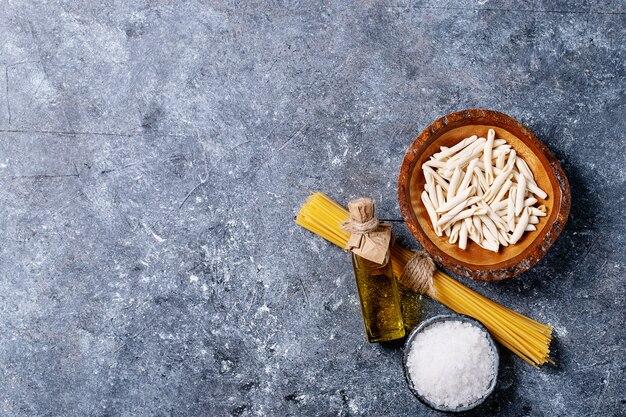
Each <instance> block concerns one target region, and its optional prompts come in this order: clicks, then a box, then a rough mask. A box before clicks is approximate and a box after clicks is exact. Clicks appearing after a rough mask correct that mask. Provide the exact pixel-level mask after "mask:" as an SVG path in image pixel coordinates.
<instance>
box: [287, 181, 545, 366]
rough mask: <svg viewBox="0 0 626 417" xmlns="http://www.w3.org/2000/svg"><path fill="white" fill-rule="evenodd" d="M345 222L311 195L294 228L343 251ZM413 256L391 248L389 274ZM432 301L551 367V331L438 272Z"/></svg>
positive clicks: (340, 211) (328, 203) (337, 210)
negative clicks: (315, 236)
mask: <svg viewBox="0 0 626 417" xmlns="http://www.w3.org/2000/svg"><path fill="white" fill-rule="evenodd" d="M347 219H348V212H347V210H346V209H344V208H343V207H341V206H340V205H339V204H337V203H336V202H334V201H333V200H332V199H330V198H329V197H328V196H326V195H325V194H323V193H313V194H311V195H310V196H309V197H308V198H307V201H306V203H304V204H303V205H302V207H301V208H300V211H299V213H298V216H297V217H296V224H298V225H300V226H302V227H304V228H305V229H307V230H309V231H311V232H313V233H315V234H316V235H319V236H321V237H323V238H324V239H326V240H328V241H329V242H331V243H333V244H335V245H337V246H339V247H344V246H345V244H346V242H347V240H348V238H349V237H350V233H348V232H346V231H345V230H342V229H341V228H340V227H339V224H340V223H341V222H342V221H344V220H347ZM412 255H413V252H411V251H410V250H409V249H407V248H405V247H402V246H401V245H399V244H393V246H392V247H391V258H392V266H393V273H394V274H395V275H396V276H397V277H399V276H400V275H401V274H402V271H403V270H404V266H405V265H406V263H407V262H408V261H409V259H411V256H412ZM433 285H434V286H435V290H436V291H435V295H434V298H435V299H436V300H437V301H438V302H440V303H441V304H443V305H445V306H446V307H448V308H450V309H452V310H454V311H456V312H457V313H460V314H465V315H468V316H470V317H473V318H475V319H476V320H478V321H480V322H481V323H482V324H484V325H485V327H486V328H487V329H489V331H490V332H491V334H492V335H493V336H494V338H495V339H496V340H498V341H499V342H500V343H501V344H502V345H504V346H506V347H507V348H508V349H510V350H511V351H512V352H513V353H515V354H516V355H518V356H519V357H520V358H522V359H523V360H525V361H526V362H528V363H529V364H531V365H532V366H534V367H537V366H538V365H543V364H545V363H546V362H550V363H554V362H553V361H552V360H551V359H550V357H549V355H550V342H551V340H552V328H551V327H550V326H546V325H545V324H542V323H539V322H537V321H535V320H532V319H530V318H528V317H526V316H524V315H522V314H520V313H517V312H515V311H513V310H510V309H508V308H506V307H503V306H501V305H500V304H498V303H496V302H494V301H492V300H490V299H488V298H486V297H484V296H482V295H480V294H478V293H477V292H475V291H473V290H471V289H469V288H467V287H466V286H464V285H463V284H461V283H460V282H458V281H456V280H455V279H453V278H452V277H450V276H449V275H446V274H445V273H443V272H442V271H436V272H435V274H434V276H433Z"/></svg>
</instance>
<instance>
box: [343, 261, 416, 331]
mask: <svg viewBox="0 0 626 417" xmlns="http://www.w3.org/2000/svg"><path fill="white" fill-rule="evenodd" d="M352 266H353V268H354V276H355V278H356V286H357V289H358V291H359V300H360V301H361V312H362V314H363V323H364V325H365V333H366V335H367V340H368V341H369V342H370V343H374V342H386V341H390V340H396V339H401V338H403V337H404V335H405V326H404V322H403V320H402V306H401V302H400V293H399V291H398V284H397V283H396V280H395V278H394V277H393V271H392V269H391V256H390V253H389V249H387V256H386V257H385V260H384V262H383V264H382V265H379V264H377V263H374V262H372V261H369V260H367V259H364V258H362V257H360V256H358V255H355V254H354V253H352Z"/></svg>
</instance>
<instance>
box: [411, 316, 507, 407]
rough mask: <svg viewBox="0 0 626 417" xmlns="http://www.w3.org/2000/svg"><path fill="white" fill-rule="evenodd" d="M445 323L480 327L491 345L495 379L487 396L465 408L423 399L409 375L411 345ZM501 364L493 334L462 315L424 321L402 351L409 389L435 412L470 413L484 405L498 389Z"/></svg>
mask: <svg viewBox="0 0 626 417" xmlns="http://www.w3.org/2000/svg"><path fill="white" fill-rule="evenodd" d="M443 321H462V322H465V323H470V324H471V325H472V326H475V327H478V328H479V329H481V330H483V331H484V332H485V334H486V336H487V340H488V341H489V345H490V346H491V351H492V352H493V369H494V374H493V379H492V380H491V383H490V384H489V387H488V388H487V390H486V391H485V394H484V395H483V396H482V397H481V398H479V399H478V400H476V401H474V402H473V403H471V404H468V405H465V406H463V407H457V408H450V407H445V406H440V405H437V404H433V403H432V402H430V401H428V399H426V398H425V397H423V396H422V395H421V394H420V393H419V392H418V391H417V389H416V388H415V385H414V384H413V380H412V379H411V375H410V373H409V367H408V366H407V360H408V357H409V351H410V349H411V344H412V343H413V340H414V339H415V337H416V336H417V334H418V333H420V332H423V331H424V330H425V329H426V328H428V327H429V326H431V325H432V324H435V323H439V322H443ZM499 362H500V355H499V354H498V348H497V347H496V344H495V342H494V341H493V338H492V337H491V334H489V331H488V330H487V329H486V328H485V326H483V325H482V324H481V323H480V322H479V321H477V320H474V319H473V318H471V317H467V316H463V315H460V314H442V315H439V316H435V317H432V318H430V319H428V320H425V321H423V322H422V323H421V324H420V325H419V326H417V327H416V328H415V329H413V331H412V332H411V334H410V335H409V337H408V338H407V339H406V342H405V344H404V348H403V350H402V367H403V369H404V378H405V379H406V382H407V383H408V384H409V389H410V390H411V392H412V393H413V395H415V397H417V399H418V400H420V401H421V402H422V403H423V404H425V405H427V406H428V407H430V408H432V409H433V410H437V411H444V412H462V411H468V410H471V409H473V408H475V407H478V406H479V405H480V404H482V403H483V401H485V400H486V399H487V397H489V395H491V393H492V392H493V390H494V388H495V387H496V383H497V380H498V364H499Z"/></svg>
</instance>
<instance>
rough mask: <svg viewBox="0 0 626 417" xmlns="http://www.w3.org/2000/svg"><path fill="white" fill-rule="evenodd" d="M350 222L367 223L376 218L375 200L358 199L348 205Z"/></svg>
mask: <svg viewBox="0 0 626 417" xmlns="http://www.w3.org/2000/svg"><path fill="white" fill-rule="evenodd" d="M348 211H349V212H350V220H351V221H352V222H354V223H367V222H368V221H370V220H372V219H373V218H374V200H372V199H371V198H366V197H364V198H357V199H354V200H351V201H350V202H349V203H348Z"/></svg>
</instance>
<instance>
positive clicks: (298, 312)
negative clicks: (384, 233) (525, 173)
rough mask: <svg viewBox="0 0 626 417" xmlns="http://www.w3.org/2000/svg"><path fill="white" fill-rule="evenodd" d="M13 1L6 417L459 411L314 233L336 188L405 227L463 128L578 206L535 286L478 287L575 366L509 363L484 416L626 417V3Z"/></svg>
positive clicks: (5, 77)
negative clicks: (541, 330)
mask: <svg viewBox="0 0 626 417" xmlns="http://www.w3.org/2000/svg"><path fill="white" fill-rule="evenodd" d="M0 6H1V7H0V40H1V42H0V231H1V232H2V236H3V239H2V243H1V244H0V414H1V415H2V416H228V415H233V416H304V415H322V416H325V415H329V416H330V415H340V416H348V415H350V416H360V415H362V416H385V415H386V416H416V415H419V416H436V415H438V414H437V413H435V412H433V411H429V410H427V409H425V408H424V407H423V406H422V405H421V404H420V403H418V402H417V401H416V400H415V399H414V398H413V397H412V396H411V394H410V392H409V390H408V389H407V387H406V385H405V382H404V380H403V377H402V370H401V352H400V350H399V349H398V348H394V347H383V346H379V345H369V344H367V343H365V341H364V336H363V329H362V324H361V318H360V312H359V307H358V299H357V297H356V292H355V291H356V289H355V284H354V279H353V277H352V272H351V267H350V263H349V259H348V257H347V256H346V255H345V254H343V253H342V252H341V251H339V250H337V249H336V248H334V247H331V246H330V245H329V244H326V243H325V242H323V241H322V240H320V239H318V238H316V237H314V236H312V235H311V234H310V233H307V232H306V231H304V230H301V229H299V228H298V227H296V226H295V225H294V224H293V216H294V214H295V212H296V210H297V208H298V206H299V204H300V203H301V202H302V201H303V199H304V198H305V197H306V195H307V193H308V192H309V190H321V191H324V192H326V193H328V194H329V195H330V196H332V197H333V198H335V199H337V200H339V201H342V202H345V201H346V200H347V199H349V198H351V197H354V196H358V195H369V196H372V197H374V198H375V199H377V200H378V202H379V212H380V213H381V215H382V216H384V217H388V218H400V214H399V211H398V206H397V200H396V178H397V172H398V169H399V165H400V162H401V160H402V157H403V154H404V151H405V149H406V148H407V147H408V145H409V143H410V142H411V141H412V139H413V138H414V137H415V136H416V135H417V134H418V133H419V132H420V131H421V130H422V129H423V128H424V127H425V126H426V125H428V124H429V123H430V122H431V121H433V120H434V119H436V118H438V117H440V116H442V115H444V114H446V113H449V112H451V111H455V110H460V109H463V108H490V109H494V110H499V111H502V112H504V113H507V114H509V115H511V116H513V117H515V118H517V119H518V120H520V121H522V122H523V123H525V124H526V125H527V126H528V127H530V128H531V129H532V130H534V132H535V133H536V134H537V135H538V136H539V137H540V138H541V139H542V140H543V141H544V142H545V143H546V144H547V145H548V146H549V147H550V149H552V150H553V151H554V153H555V154H556V155H557V156H558V158H559V160H560V161H561V162H562V165H563V168H564V170H565V171H566V173H567V175H568V177H569V180H570V182H571V189H572V196H573V206H572V213H571V218H570V221H569V223H568V225H567V228H566V230H565V231H564V233H563V235H562V236H561V238H560V239H559V240H558V241H557V243H556V244H555V246H554V247H553V248H552V249H551V250H550V252H549V253H548V254H547V256H546V257H545V258H544V259H543V260H542V261H541V262H540V263H539V264H538V265H537V266H536V267H535V268H533V269H532V270H531V271H529V272H528V273H526V274H524V275H523V276H520V277H519V278H518V279H514V280H510V281H507V282H503V283H499V284H487V283H475V282H469V281H468V280H463V282H464V283H466V284H467V285H469V286H471V287H472V288H475V289H477V290H478V291H480V292H481V293H483V294H485V295H487V296H489V297H491V298H493V299H494V300H497V301H498V302H500V303H502V304H504V305H506V306H509V307H511V308H514V309H516V310H518V311H520V312H522V313H524V314H527V315H530V316H531V317H534V318H536V319H538V320H541V321H543V322H545V323H549V324H551V325H553V326H554V327H555V329H556V342H555V345H554V348H555V359H556V361H557V365H556V366H554V367H552V366H548V367H544V368H542V369H539V370H536V369H533V368H531V367H530V366H528V365H527V364H525V363H524V362H522V361H521V360H519V359H518V358H517V357H515V356H513V355H512V354H510V353H509V352H508V351H506V350H504V349H503V350H502V358H501V369H502V372H501V376H500V381H499V384H498V387H497V389H496V391H495V393H494V394H493V396H492V397H491V398H490V400H489V401H487V402H486V403H485V404H484V405H483V406H481V407H480V408H479V409H477V410H475V411H474V412H472V413H469V414H467V415H471V416H624V415H626V382H625V380H626V365H625V363H626V362H625V361H624V356H625V353H626V352H625V350H626V344H625V342H624V338H625V337H626V330H625V329H624V322H625V320H626V313H625V312H626V289H625V288H626V286H625V279H626V220H625V216H626V201H625V200H624V197H625V191H626V168H625V163H626V136H625V134H624V131H625V130H626V118H625V116H626V107H625V103H626V90H625V87H626V82H625V76H626V73H625V68H624V63H625V62H626V42H625V40H626V33H625V27H626V3H625V2H624V1H618V0H615V1H608V2H602V1H600V2H596V1H592V0H589V1H587V0H580V1H573V2H565V1H557V2H553V1H521V0H520V1H517V0H510V1H488V0H484V1H469V0H463V1H421V2H420V1H417V2H408V1H403V2H393V1H388V2H373V1H363V2H353V3H349V2H340V1H320V2H313V1H311V2H305V1H295V0H293V1H269V2H257V1H245V2H213V1H200V0H191V1H186V2H178V1H160V2H157V1H146V0H140V1H138V2H124V1H119V0H112V1H105V2H100V1H80V2H76V1H59V0H50V1H41V0H35V1H24V0H2V1H1V2H0ZM394 227H395V232H396V233H397V234H398V235H399V236H400V239H402V241H403V242H404V243H406V244H407V245H410V246H413V247H414V246H415V243H414V240H413V239H412V238H411V236H410V235H409V234H408V232H407V230H406V228H405V227H404V225H402V224H401V223H398V224H396V225H395V226H394ZM443 311H446V309H445V308H444V307H441V306H438V305H436V304H435V303H434V302H431V301H429V300H425V301H424V303H423V311H422V314H423V316H424V317H429V316H432V315H434V314H437V313H439V312H443Z"/></svg>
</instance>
